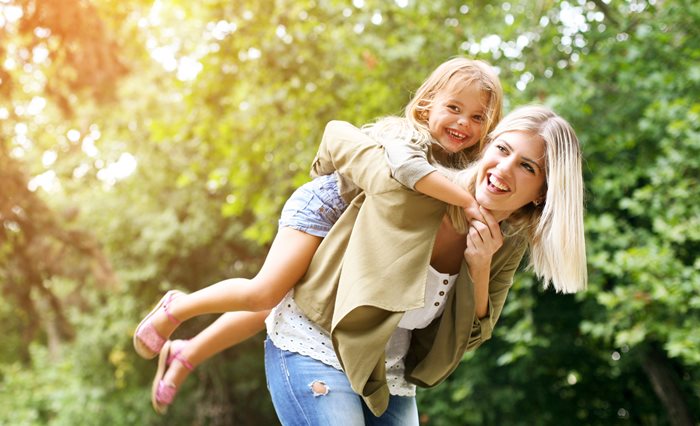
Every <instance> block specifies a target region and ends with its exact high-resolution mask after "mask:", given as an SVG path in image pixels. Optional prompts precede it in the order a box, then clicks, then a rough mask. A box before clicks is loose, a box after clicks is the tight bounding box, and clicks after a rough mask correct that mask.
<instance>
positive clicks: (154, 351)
mask: <svg viewBox="0 0 700 426" xmlns="http://www.w3.org/2000/svg"><path fill="white" fill-rule="evenodd" d="M183 294H184V293H183V292H181V291H179V290H170V291H169V292H167V293H165V296H163V297H162V298H161V299H160V301H159V302H158V304H156V306H155V307H154V308H153V309H152V310H151V312H149V313H148V315H146V317H145V318H144V319H143V320H141V322H140V323H139V325H138V327H136V331H134V339H133V341H134V349H135V350H136V353H137V354H139V356H140V357H142V358H146V359H152V358H155V357H156V355H158V354H159V353H160V352H161V349H162V348H163V344H165V341H166V338H165V337H163V336H161V335H160V333H158V331H157V330H156V329H155V327H154V326H153V321H151V318H152V317H153V315H155V314H156V312H158V310H159V309H160V308H163V311H164V312H165V315H167V316H168V319H169V320H170V321H171V322H172V323H173V324H175V325H179V324H180V321H179V320H178V319H177V318H175V317H174V316H172V314H170V311H169V310H168V305H170V303H171V302H172V300H173V299H174V298H176V297H179V296H181V295H183Z"/></svg>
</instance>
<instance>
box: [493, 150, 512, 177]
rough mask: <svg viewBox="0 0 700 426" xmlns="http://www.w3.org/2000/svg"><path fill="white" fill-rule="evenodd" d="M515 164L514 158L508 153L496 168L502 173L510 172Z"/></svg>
mask: <svg viewBox="0 0 700 426" xmlns="http://www.w3.org/2000/svg"><path fill="white" fill-rule="evenodd" d="M514 166H515V158H514V156H512V155H509V156H508V157H506V158H502V159H501V160H500V161H499V162H498V165H497V166H496V168H497V169H498V170H499V171H500V172H501V173H503V174H510V173H511V172H512V171H513V167H514Z"/></svg>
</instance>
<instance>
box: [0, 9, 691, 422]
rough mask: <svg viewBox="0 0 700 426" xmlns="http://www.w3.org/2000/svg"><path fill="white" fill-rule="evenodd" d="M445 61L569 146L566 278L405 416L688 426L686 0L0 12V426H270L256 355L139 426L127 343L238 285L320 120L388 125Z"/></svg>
mask: <svg viewBox="0 0 700 426" xmlns="http://www.w3.org/2000/svg"><path fill="white" fill-rule="evenodd" d="M455 55H464V56H468V57H472V58H479V59H483V60H486V61H488V62H490V63H492V64H493V65H494V66H495V67H497V68H498V70H499V72H500V77H501V79H502V83H503V86H504V88H505V92H506V105H505V106H506V108H505V110H506V112H508V111H510V110H512V109H513V108H514V107H515V106H518V105H521V104H525V103H530V102H537V103H543V104H546V105H549V106H551V107H553V108H554V109H555V110H556V111H558V112H559V113H560V114H561V115H563V116H564V117H565V118H567V119H568V120H569V121H571V123H572V124H573V125H574V127H575V128H576V129H577V132H578V136H579V138H580V139H581V141H582V144H583V150H584V156H585V181H586V187H587V194H586V205H587V218H586V232H587V244H588V247H587V249H588V262H589V276H590V284H589V289H588V291H586V292H584V293H582V294H578V295H575V296H573V295H566V296H563V295H556V294H554V293H552V292H551V291H544V290H543V289H542V285H541V283H539V282H537V281H536V280H535V279H534V278H533V276H532V275H531V274H530V273H528V272H527V271H522V272H521V273H519V274H518V276H517V278H516V282H515V284H514V287H513V290H512V292H511V294H510V295H509V300H508V303H507V304H506V308H505V311H504V314H503V316H502V317H501V320H500V324H499V327H497V329H496V332H495V335H494V338H493V339H492V340H491V341H489V342H488V343H487V344H486V345H484V346H483V347H481V348H480V349H479V350H478V351H476V352H475V353H469V354H467V355H465V357H464V361H463V364H462V365H461V366H460V368H459V369H458V370H457V371H456V372H455V373H454V374H453V375H452V376H451V377H450V378H449V379H448V380H447V381H446V382H445V383H443V384H441V385H440V386H438V387H436V388H434V389H430V390H421V391H420V392H419V395H418V399H419V404H420V405H419V407H420V412H421V421H422V422H423V423H424V424H429V425H696V424H698V423H697V422H699V421H700V349H699V347H700V332H698V329H700V294H699V290H700V273H699V272H698V271H699V270H700V261H699V260H698V253H699V252H700V186H699V185H698V183H699V181H700V3H698V2H696V1H692V0H655V1H654V0H648V1H644V0H615V1H612V0H595V1H585V0H570V1H558V0H535V1H532V0H529V1H523V0H512V1H491V0H488V1H486V0H483V1H482V0H477V1H469V2H459V1H448V0H431V1H416V0H392V1H388V0H382V1H378V0H354V1H352V2H351V1H339V0H205V1H195V2H192V1H186V0H156V1H147V0H0V288H1V289H2V298H1V299H0V334H1V335H2V336H3V339H2V344H1V345H0V424H2V425H137V424H139V425H140V424H144V425H148V424H153V425H157V424H172V425H229V424H237V425H252V424H256V425H259V424H275V423H276V422H277V421H276V419H275V416H274V411H273V409H272V406H271V403H270V401H269V396H268V393H267V390H266V387H265V378H264V372H263V357H262V345H261V342H262V338H263V336H257V337H256V338H254V339H252V340H250V341H249V342H246V343H245V344H242V345H240V346H238V347H236V348H233V349H231V350H228V351H227V352H225V353H224V354H222V355H221V356H219V357H217V358H214V359H212V360H211V361H209V362H207V363H205V364H203V365H201V366H200V367H198V368H197V370H196V372H195V373H194V374H193V375H192V376H191V377H190V379H189V380H188V382H187V383H186V385H185V386H184V387H183V388H182V389H181V390H180V392H179V394H178V397H177V399H176V402H175V404H174V406H173V407H171V409H170V410H169V412H168V414H167V415H166V416H164V417H159V416H157V415H156V414H155V413H154V412H153V410H152V409H151V406H150V383H151V380H152V377H153V374H154V372H155V362H152V361H144V360H142V359H140V358H138V357H137V356H136V354H135V353H134V351H133V349H132V346H131V335H132V332H133V329H134V327H135V326H136V324H137V323H138V321H139V320H140V318H141V317H142V316H143V315H144V314H145V313H146V312H147V311H148V310H149V309H150V307H151V306H152V304H153V303H155V301H157V300H158V299H159V298H160V296H161V294H162V293H163V291H164V290H166V289H170V288H179V289H183V290H185V291H192V290H196V289H198V288H201V287H203V286H205V285H208V284H211V283H213V282H215V281H217V280H220V279H223V278H227V277H233V276H244V277H247V276H251V275H252V274H253V273H254V272H255V271H257V269H258V268H259V266H260V264H261V261H262V259H263V256H264V254H265V253H266V250H267V247H268V244H269V243H270V241H271V239H272V237H273V236H274V234H275V232H276V226H277V218H278V215H279V212H280V209H281V207H282V204H283V202H284V201H285V200H286V198H287V197H288V196H289V195H290V194H291V192H292V190H293V189H294V188H296V187H297V186H299V185H300V184H302V183H304V182H305V181H307V180H308V179H309V177H308V169H309V165H310V162H311V160H312V158H313V155H314V153H315V150H316V147H317V145H318V143H319V141H320V135H321V133H322V131H323V128H324V126H325V123H326V122H327V121H329V120H331V119H339V120H347V121H350V122H352V123H354V124H356V125H361V124H363V123H367V122H370V121H372V120H374V119H376V118H377V117H380V116H385V115H391V114H400V113H401V112H402V107H403V106H404V105H405V104H406V103H407V102H408V100H409V99H410V97H411V94H412V91H414V90H415V89H417V88H418V86H419V85H420V84H421V82H422V81H423V79H424V78H426V77H427V76H428V74H429V73H430V72H431V71H432V70H433V69H434V68H435V67H436V66H437V65H438V64H439V63H441V62H443V61H444V60H446V59H448V58H450V57H453V56H455ZM211 320H213V317H211V318H210V317H203V318H202V319H201V320H198V321H191V324H187V326H185V327H181V328H180V329H179V330H178V331H177V333H176V337H183V336H184V337H186V336H189V335H192V334H193V333H195V332H197V331H198V330H199V329H201V328H202V327H204V326H205V325H206V324H208V323H209V322H210V321H211ZM693 330H695V331H693Z"/></svg>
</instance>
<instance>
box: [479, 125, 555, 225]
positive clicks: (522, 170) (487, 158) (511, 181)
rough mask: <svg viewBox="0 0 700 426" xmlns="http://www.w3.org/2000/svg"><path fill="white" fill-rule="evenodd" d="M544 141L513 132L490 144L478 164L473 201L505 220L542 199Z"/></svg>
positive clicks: (504, 134)
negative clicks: (474, 198)
mask: <svg viewBox="0 0 700 426" xmlns="http://www.w3.org/2000/svg"><path fill="white" fill-rule="evenodd" d="M544 167H545V158H544V141H543V140H542V138H540V137H539V136H535V135H532V134H530V133H525V132H520V131H513V132H506V133H503V134H501V135H500V136H499V137H498V138H496V139H495V140H493V141H491V143H489V145H488V146H487V147H486V149H485V150H484V156H483V158H482V159H481V161H480V162H479V167H478V172H477V177H476V201H477V202H478V203H479V204H480V205H481V206H482V207H485V208H487V209H489V210H491V211H492V212H493V213H494V214H496V216H497V217H501V218H505V217H507V216H508V215H510V214H511V213H512V212H514V211H515V210H517V209H519V208H520V207H523V206H524V205H526V204H528V203H531V202H533V201H535V200H537V199H542V198H543V197H544V188H545V186H544V185H545V168H544Z"/></svg>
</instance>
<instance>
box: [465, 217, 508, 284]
mask: <svg viewBox="0 0 700 426" xmlns="http://www.w3.org/2000/svg"><path fill="white" fill-rule="evenodd" d="M479 209H480V210H481V215H482V216H483V218H484V221H485V222H486V223H484V222H480V221H478V220H472V221H471V222H470V224H469V233H468V234H467V248H466V250H464V259H465V260H466V262H467V265H468V266H469V270H470V272H471V273H474V269H484V268H485V269H486V270H489V269H490V266H491V258H492V257H493V255H494V253H496V251H498V249H499V248H501V246H502V245H503V234H501V227H500V226H499V224H498V222H497V221H496V219H495V218H494V217H493V214H491V212H490V211H488V210H487V209H485V208H483V207H479Z"/></svg>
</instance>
